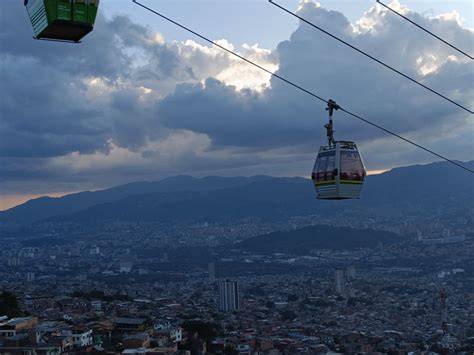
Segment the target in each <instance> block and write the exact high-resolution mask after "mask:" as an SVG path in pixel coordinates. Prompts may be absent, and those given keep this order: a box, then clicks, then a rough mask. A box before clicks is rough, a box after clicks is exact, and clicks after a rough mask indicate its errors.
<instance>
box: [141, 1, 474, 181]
mask: <svg viewBox="0 0 474 355" xmlns="http://www.w3.org/2000/svg"><path fill="white" fill-rule="evenodd" d="M132 2H134V3H135V4H137V5H138V6H140V7H142V8H144V9H145V10H148V11H150V12H151V13H153V14H155V15H157V16H159V17H161V18H163V19H164V20H166V21H168V22H171V23H172V24H174V25H176V26H178V27H180V28H182V29H183V30H186V31H188V32H190V33H192V34H193V35H195V36H197V37H199V38H201V39H203V40H204V41H206V42H208V43H210V44H212V45H214V46H216V47H218V48H220V49H222V50H224V51H226V52H227V53H229V54H232V55H233V56H235V57H237V58H240V59H242V60H243V61H245V62H247V63H249V64H251V65H253V66H254V67H257V68H259V69H261V70H263V71H264V72H266V73H268V74H270V75H272V76H274V77H275V78H278V79H280V80H281V81H284V82H285V83H287V84H289V85H291V86H293V87H295V88H297V89H298V90H300V91H303V92H304V93H306V94H308V95H310V96H312V97H314V98H316V99H318V100H319V101H321V102H324V103H328V100H326V99H324V98H322V97H321V96H319V95H317V94H315V93H313V92H311V91H309V90H307V89H305V88H303V87H302V86H300V85H298V84H295V83H293V82H292V81H290V80H288V79H286V78H284V77H282V76H281V75H278V74H275V73H274V72H272V71H271V70H268V69H266V68H264V67H262V66H261V65H259V64H257V63H255V62H253V61H251V60H249V59H247V58H245V57H243V56H241V55H240V54H237V53H235V52H233V51H231V50H230V49H228V48H226V47H224V46H222V45H220V44H218V43H216V42H214V41H213V40H211V39H209V38H207V37H205V36H203V35H201V34H199V33H197V32H196V31H193V30H191V29H190V28H188V27H186V26H184V25H182V24H180V23H179V22H176V21H174V20H172V19H170V18H169V17H166V16H165V15H163V14H161V13H159V12H157V11H155V10H153V9H152V8H150V7H148V6H146V5H143V4H142V3H140V2H138V1H137V0H132ZM339 109H340V110H341V111H343V112H345V113H347V114H348V115H350V116H352V117H354V118H357V119H358V120H360V121H362V122H365V123H367V124H369V125H371V126H373V127H375V128H378V129H379V130H381V131H383V132H385V133H388V134H390V135H392V136H394V137H396V138H399V139H401V140H403V141H405V142H406V143H409V144H411V145H413V146H415V147H417V148H419V149H422V150H424V151H425V152H428V153H430V154H432V155H434V156H436V157H438V158H440V159H443V160H445V161H447V162H449V163H451V164H453V165H455V166H457V167H459V168H461V169H464V170H466V171H468V172H470V173H474V170H471V169H469V168H467V167H465V166H464V165H461V164H459V163H457V162H456V161H454V160H451V159H449V158H446V157H444V156H442V155H441V154H438V153H436V152H434V151H432V150H431V149H428V148H425V147H423V146H422V145H420V144H418V143H415V142H413V141H411V140H410V139H408V138H405V137H403V136H401V135H399V134H397V133H395V132H392V131H390V130H388V129H386V128H384V127H382V126H380V125H378V124H376V123H373V122H371V121H369V120H367V119H365V118H363V117H361V116H359V115H357V114H355V113H352V112H350V111H348V110H346V109H344V108H343V107H341V106H340V107H339Z"/></svg>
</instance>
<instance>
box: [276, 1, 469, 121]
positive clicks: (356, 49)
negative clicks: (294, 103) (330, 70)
mask: <svg viewBox="0 0 474 355" xmlns="http://www.w3.org/2000/svg"><path fill="white" fill-rule="evenodd" d="M268 2H269V3H270V4H272V5H274V6H276V7H278V8H280V9H281V10H283V11H284V12H286V13H288V14H290V15H292V16H294V17H296V18H298V19H299V20H301V21H303V22H304V23H306V24H308V25H310V26H311V27H314V28H316V29H317V30H319V31H321V32H323V33H325V34H326V35H328V36H329V37H332V38H334V39H335V40H337V41H339V42H341V43H343V44H345V45H346V46H348V47H350V48H352V49H353V50H355V51H356V52H359V53H360V54H363V55H365V56H366V57H368V58H370V59H372V60H374V61H376V62H377V63H379V64H381V65H383V66H384V67H385V68H388V69H390V70H392V71H393V72H395V73H397V74H399V75H401V76H403V77H404V78H405V79H408V80H410V81H412V82H414V83H415V84H418V85H419V86H421V87H423V88H425V89H426V90H428V91H431V92H432V93H433V94H435V95H438V96H439V97H441V98H443V99H445V100H446V101H449V102H451V103H452V104H454V105H456V106H458V107H459V108H462V109H463V110H465V111H467V112H469V113H470V114H471V115H472V114H474V111H472V110H470V109H468V108H467V107H465V106H463V105H461V104H459V103H457V102H456V101H454V100H451V99H450V98H449V97H447V96H445V95H443V94H441V93H439V92H438V91H436V90H433V89H431V88H430V87H428V86H426V85H424V84H422V83H420V82H419V81H417V80H416V79H413V78H412V77H410V76H408V75H406V74H404V73H402V72H401V71H400V70H397V69H395V68H393V67H391V66H390V65H388V64H385V63H384V62H382V61H381V60H379V59H377V58H375V57H374V56H372V55H370V54H368V53H366V52H364V51H362V50H361V49H359V48H357V47H354V46H353V45H352V44H350V43H348V42H346V41H344V40H343V39H341V38H339V37H337V36H335V35H333V34H332V33H330V32H328V31H326V30H324V29H323V28H321V27H319V26H317V25H315V24H314V23H312V22H310V21H308V20H306V19H305V18H303V17H301V16H299V15H298V14H296V13H294V12H292V11H290V10H288V9H287V8H285V7H283V6H281V5H279V4H277V3H275V2H273V1H272V0H268Z"/></svg>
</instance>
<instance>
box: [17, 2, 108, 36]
mask: <svg viewBox="0 0 474 355" xmlns="http://www.w3.org/2000/svg"><path fill="white" fill-rule="evenodd" d="M25 6H26V10H27V11H28V16H29V17H30V20H31V24H32V25H33V31H34V33H35V37H34V38H35V39H46V40H56V41H66V42H80V40H81V39H82V38H83V37H84V36H85V35H87V34H88V33H89V32H91V31H92V30H93V28H94V22H95V18H96V15H97V9H98V7H99V0H25Z"/></svg>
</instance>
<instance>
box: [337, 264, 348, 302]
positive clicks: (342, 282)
mask: <svg viewBox="0 0 474 355" xmlns="http://www.w3.org/2000/svg"><path fill="white" fill-rule="evenodd" d="M336 293H337V294H339V295H342V296H345V294H346V278H345V275H344V270H336Z"/></svg>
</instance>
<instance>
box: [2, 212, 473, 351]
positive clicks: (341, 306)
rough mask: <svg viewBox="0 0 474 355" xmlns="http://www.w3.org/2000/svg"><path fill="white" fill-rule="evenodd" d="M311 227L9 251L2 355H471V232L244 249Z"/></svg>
mask: <svg viewBox="0 0 474 355" xmlns="http://www.w3.org/2000/svg"><path fill="white" fill-rule="evenodd" d="M312 218H315V217H308V216H307V217H300V218H293V219H290V220H288V221H286V222H283V221H280V222H278V223H275V224H272V223H268V222H266V223H264V222H262V221H258V220H256V219H250V220H249V219H246V220H243V221H239V222H236V223H233V224H217V223H202V224H196V225H186V226H182V227H177V226H174V227H171V226H166V227H165V226H158V225H147V224H131V225H123V224H122V225H120V226H113V225H109V226H107V227H104V228H103V229H98V230H97V231H96V234H95V235H88V236H84V235H82V236H78V235H77V236H75V238H74V239H64V238H59V236H58V235H54V234H53V233H52V234H50V235H48V236H44V237H43V238H40V239H26V240H19V241H18V240H17V241H13V240H9V241H8V242H7V243H5V244H4V247H3V248H2V252H1V255H2V264H1V269H0V278H1V280H2V285H1V286H2V289H3V294H2V302H3V303H2V312H4V313H6V314H5V315H0V316H3V317H2V318H1V319H2V321H1V323H0V324H1V325H0V335H1V337H0V352H1V353H5V354H7V353H11V354H16V353H22V354H25V353H28V354H30V353H31V354H34V353H38V354H39V353H41V354H43V353H45V354H58V353H81V352H86V351H87V352H98V353H124V354H131V353H135V354H137V353H138V354H144V353H147V354H148V353H149V354H204V353H210V354H234V353H235V354H290V353H295V354H313V353H327V352H344V353H348V352H349V353H354V352H363V353H370V352H381V353H391V352H392V353H393V352H400V351H401V352H426V351H433V352H439V353H448V352H458V353H463V352H465V353H471V352H472V350H473V349H474V322H473V319H474V296H473V295H474V282H473V278H472V271H473V270H474V264H473V260H472V255H473V253H474V238H473V228H472V224H471V223H470V221H466V220H464V223H461V224H459V221H458V222H456V223H458V228H456V229H454V228H451V229H449V228H442V229H439V230H438V231H436V228H433V227H432V225H431V227H430V228H428V227H426V228H425V229H424V230H423V229H422V227H421V226H420V225H419V224H415V223H412V224H410V223H405V224H400V225H399V228H398V232H399V233H400V235H401V234H402V233H404V234H405V235H406V236H407V238H404V239H403V241H402V242H400V243H395V244H390V245H384V244H383V243H378V244H377V245H375V246H374V247H371V248H357V249H353V250H344V249H341V250H328V249H319V250H318V249H316V250H308V252H307V253H306V254H305V255H292V254H285V253H274V254H259V253H255V252H250V251H245V250H241V249H239V248H238V247H237V246H238V245H239V244H238V243H237V242H238V241H240V240H243V239H246V238H249V237H251V236H254V235H259V234H265V233H269V232H271V231H273V230H280V229H282V228H283V227H284V225H285V223H286V229H288V230H290V229H295V228H298V227H300V226H304V225H305V224H307V223H308V222H309V221H311V219H312ZM379 222H380V221H379ZM372 223H375V222H374V221H372ZM380 225H382V226H383V225H385V227H386V229H390V230H392V231H394V230H397V228H396V227H395V224H394V223H387V224H383V223H380ZM440 225H441V224H440ZM459 226H461V227H459ZM60 228H61V227H60V226H57V229H60ZM146 231H147V232H146ZM428 231H429V232H428ZM58 233H59V234H61V233H60V232H58ZM81 233H82V232H81ZM143 236H146V237H143ZM197 240H199V243H197V242H196V241H197ZM92 241H93V242H92ZM172 241H174V243H175V244H174V245H173V244H172V243H171V242H172ZM191 241H194V242H195V243H192V242H191ZM12 300H14V301H15V302H13V301H12ZM13 304H14V307H13V306H12V305H13ZM8 305H9V306H8Z"/></svg>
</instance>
